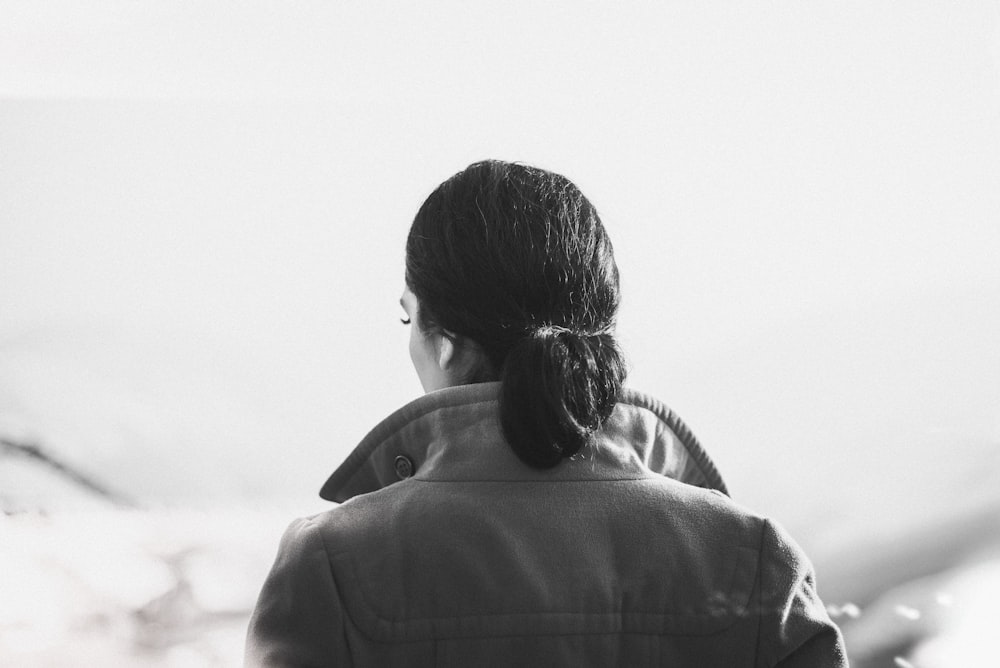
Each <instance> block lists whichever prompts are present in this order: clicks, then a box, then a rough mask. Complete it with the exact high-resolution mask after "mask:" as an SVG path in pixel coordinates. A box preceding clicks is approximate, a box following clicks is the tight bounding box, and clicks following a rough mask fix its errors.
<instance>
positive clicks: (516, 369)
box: [500, 326, 625, 468]
mask: <svg viewBox="0 0 1000 668" xmlns="http://www.w3.org/2000/svg"><path fill="white" fill-rule="evenodd" d="M500 380H501V389H500V425H501V427H502V428H503V432H504V436H505V437H506V438H507V441H508V443H509V444H510V446H511V448H513V450H514V452H515V453H516V454H517V456H518V457H519V458H520V459H521V460H522V461H524V462H525V463H526V464H528V465H530V466H533V467H535V468H551V467H553V466H555V465H556V464H558V463H559V462H560V461H562V459H563V458H568V457H571V456H573V455H574V454H576V453H577V452H579V450H580V449H581V448H582V447H583V446H584V445H585V444H586V443H587V442H588V441H589V440H590V437H591V435H592V434H593V433H594V432H595V431H597V430H598V429H600V428H601V426H602V425H603V424H604V421H605V420H607V419H608V417H609V416H610V415H611V412H612V411H613V410H614V407H615V403H616V402H617V401H618V395H619V393H620V392H621V388H622V383H623V382H624V380H625V361H624V358H623V356H622V353H621V350H620V349H619V347H618V344H617V343H616V342H615V340H614V337H613V336H612V335H611V334H609V333H607V332H599V333H596V334H587V333H581V332H576V331H572V330H569V329H566V328H563V327H554V326H546V327H542V328H541V329H538V330H536V331H534V332H533V333H532V334H531V335H530V336H527V337H524V338H522V339H521V340H520V341H518V342H517V343H516V344H514V346H513V347H512V348H511V349H510V351H509V352H508V354H507V356H506V359H505V360H504V363H503V368H502V371H501V377H500Z"/></svg>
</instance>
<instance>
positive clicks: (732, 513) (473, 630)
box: [246, 383, 847, 668]
mask: <svg viewBox="0 0 1000 668" xmlns="http://www.w3.org/2000/svg"><path fill="white" fill-rule="evenodd" d="M498 391H499V386H498V384H496V383H486V384H481V385H468V386H461V387H455V388H448V389H446V390H440V391H438V392H433V393H430V394H428V395H425V396H424V397H421V398H420V399H418V400H416V401H414V402H411V403H410V404H407V405H406V406H404V407H403V408H401V409H400V410H399V411H397V412H396V413H394V414H393V415H391V416H389V417H388V418H387V419H386V420H385V421H383V422H382V423H380V424H379V425H378V426H377V427H376V428H375V429H373V430H372V431H371V432H370V433H369V435H368V436H367V437H366V438H365V439H364V440H363V441H362V442H361V444H360V445H359V446H358V447H357V448H356V449H355V450H354V452H353V453H352V454H351V455H350V456H349V457H348V458H347V460H346V461H345V462H344V463H343V464H342V465H341V466H340V467H339V468H338V469H337V471H335V472H334V474H333V475H332V476H330V479H329V480H328V481H327V483H326V484H325V485H324V486H323V489H322V492H321V494H322V496H323V497H324V498H327V499H331V500H336V501H339V502H341V503H340V505H339V506H337V507H335V508H333V509H331V510H329V511H327V512H325V513H321V514H319V515H316V516H313V517H310V518H304V519H299V520H296V521H294V522H293V523H292V524H291V526H290V527H289V528H288V530H287V531H286V532H285V535H284V537H283V538H282V541H281V545H280V547H279V550H278V556H277V559H276V560H275V564H274V567H273V568H272V570H271V573H270V575H269V576H268V578H267V580H266V581H265V583H264V586H263V589H262V591H261V593H260V597H259V600H258V603H257V606H256V608H255V610H254V614H253V617H252V619H251V622H250V627H249V631H248V637H247V653H246V664H247V665H248V666H269V667H270V666H473V665H475V666H675V667H682V666H697V667H699V668H712V667H715V666H718V667H723V666H725V667H726V668H739V667H742V666H746V667H747V668H750V667H753V668H760V667H765V666H779V665H780V666H783V667H798V666H802V667H805V666H809V667H820V668H825V667H840V666H846V665H847V662H846V659H845V656H844V651H843V643H842V640H841V636H840V633H839V630H838V629H837V627H836V626H835V625H834V624H833V623H832V622H831V620H830V619H829V617H828V615H827V614H826V611H825V609H824V607H823V604H822V602H821V601H820V599H819V597H818V595H817V594H816V589H815V584H814V579H813V573H812V567H811V565H810V564H809V561H808V560H807V559H806V557H805V555H804V554H803V553H802V551H801V549H800V548H799V547H798V546H797V545H796V544H795V543H794V542H793V541H792V539H791V538H790V537H789V536H788V535H787V534H786V533H785V532H784V531H783V530H782V529H781V528H780V527H779V526H778V525H776V524H775V523H774V522H772V521H769V520H768V519H766V518H763V517H761V516H759V515H757V514H755V513H752V512H750V511H748V510H746V509H744V508H742V507H740V506H738V505H737V504H735V503H734V502H732V501H731V500H730V499H729V498H728V497H727V496H726V495H725V493H724V492H725V485H724V483H723V482H722V478H721V476H720V475H719V473H718V471H717V470H716V468H715V466H714V465H713V464H712V462H711V460H710V459H709V458H708V456H707V455H706V454H705V452H704V450H703V449H702V448H701V446H700V445H699V444H698V442H697V440H696V439H694V437H693V435H692V434H691V433H690V430H688V429H687V428H686V427H685V426H684V425H683V423H682V422H681V421H680V420H679V419H678V418H677V417H676V415H674V414H673V413H672V412H670V411H669V410H668V409H666V408H665V407H664V406H663V405H662V404H660V403H659V402H657V401H655V400H653V399H651V398H650V397H647V396H645V395H642V394H639V393H637V392H633V391H627V392H625V393H624V394H623V396H622V399H621V401H620V402H619V404H618V406H617V407H616V408H615V411H614V413H613V414H612V416H611V418H610V419H609V420H608V422H607V423H606V424H605V426H604V428H603V429H602V430H601V431H600V432H599V433H598V434H597V435H596V437H595V439H594V442H593V443H592V444H590V445H588V446H587V447H586V448H585V449H584V450H583V451H581V452H580V453H578V454H577V456H575V457H574V458H573V459H571V460H566V461H564V462H563V463H561V464H560V465H558V466H557V467H555V468H554V469H549V470H536V469H532V468H530V467H528V466H526V465H525V464H523V463H522V462H521V461H520V460H519V459H518V458H517V457H516V456H515V455H514V453H513V451H512V450H511V449H510V447H509V446H508V445H507V444H506V442H505V441H504V439H503V436H502V433H501V430H500V426H499V418H498V405H497V396H498ZM401 478H402V479H401Z"/></svg>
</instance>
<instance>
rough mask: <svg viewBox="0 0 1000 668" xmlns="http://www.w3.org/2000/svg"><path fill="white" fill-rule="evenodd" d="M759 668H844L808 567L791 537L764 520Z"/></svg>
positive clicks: (842, 650) (841, 651) (839, 642)
mask: <svg viewBox="0 0 1000 668" xmlns="http://www.w3.org/2000/svg"><path fill="white" fill-rule="evenodd" d="M760 558H761V561H760V592H761V594H760V601H761V621H760V623H761V627H760V647H759V652H758V662H757V665H758V666H760V667H761V668H764V667H766V668H772V667H778V668H846V667H847V655H846V651H845V648H844V641H843V638H842V636H841V634H840V629H838V628H837V625H836V624H834V623H833V621H832V620H831V619H830V616H829V615H828V614H827V612H826V608H825V607H824V606H823V602H822V601H821V600H820V598H819V595H818V594H817V593H816V585H815V580H814V575H813V568H812V564H811V563H809V559H808V558H807V557H806V555H805V553H804V552H803V551H802V548H800V547H799V546H798V545H797V544H796V543H795V541H794V540H792V538H791V536H789V535H788V534H787V533H786V532H785V531H784V529H782V528H781V527H780V526H778V525H776V524H774V523H772V522H771V521H766V522H765V526H764V535H763V541H762V545H761V554H760Z"/></svg>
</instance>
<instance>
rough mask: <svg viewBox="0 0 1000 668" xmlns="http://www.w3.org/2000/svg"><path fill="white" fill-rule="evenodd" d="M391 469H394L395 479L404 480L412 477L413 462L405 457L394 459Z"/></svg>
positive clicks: (400, 456)
mask: <svg viewBox="0 0 1000 668" xmlns="http://www.w3.org/2000/svg"><path fill="white" fill-rule="evenodd" d="M393 467H394V468H395V469H396V477H398V478H399V479H400V480H406V479H407V478H409V477H410V476H411V475H413V462H412V461H410V458H409V457H407V456H406V455H399V456H398V457H396V461H395V462H393Z"/></svg>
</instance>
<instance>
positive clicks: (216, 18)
mask: <svg viewBox="0 0 1000 668" xmlns="http://www.w3.org/2000/svg"><path fill="white" fill-rule="evenodd" d="M347 4H348V3H261V2H249V3H246V2H241V3H227V4H221V3H201V2H197V3H195V2H191V3H179V2H173V3H133V2H79V3H56V4H52V3H44V2H17V3H15V2H6V3H2V4H0V96H2V97H0V420H6V422H5V423H3V424H7V425H8V426H7V428H8V429H20V430H23V431H27V432H30V433H34V434H36V435H38V436H40V437H41V438H43V439H44V440H45V441H46V442H49V443H54V444H57V445H58V447H60V448H64V449H66V450H67V452H68V453H69V455H68V456H70V457H71V458H72V457H75V458H77V460H78V461H80V462H83V463H84V464H85V465H86V464H89V465H90V466H94V467H97V468H100V466H101V465H102V463H111V462H113V463H114V464H115V465H116V466H122V467H124V468H123V470H127V471H128V472H129V473H128V476H127V477H128V478H129V483H127V485H126V486H132V487H134V488H135V489H136V490H145V491H150V490H152V492H153V493H155V494H157V495H161V496H163V497H164V498H166V497H171V498H176V497H179V498H195V497H199V496H200V495H203V494H205V493H206V489H209V488H217V489H216V493H217V494H259V495H263V496H265V497H266V496H270V495H275V496H277V495H287V494H292V495H301V496H302V498H303V499H311V498H312V497H313V496H314V495H315V493H316V490H317V489H318V487H319V485H320V484H321V483H322V481H323V479H324V478H325V476H326V474H327V473H328V472H329V470H332V468H333V467H334V466H335V465H336V464H338V463H339V462H340V461H341V460H342V459H343V457H344V456H345V455H346V453H347V452H348V451H349V449H350V448H351V447H352V446H353V445H354V443H355V442H356V441H357V440H358V439H359V438H360V437H361V436H363V435H364V433H365V432H366V431H367V430H368V429H369V428H370V427H371V426H373V425H374V423H375V422H376V421H377V420H378V419H380V418H381V417H383V416H385V415H386V414H388V413H389V412H390V411H391V410H393V409H395V408H396V407H398V406H399V405H401V404H402V403H403V402H404V401H406V400H408V399H410V398H413V397H415V396H416V395H417V393H418V392H419V385H418V383H417V381H416V378H415V376H414V375H413V372H412V370H411V369H410V367H409V361H408V358H407V355H406V344H405V336H406V333H405V331H403V328H402V327H400V326H399V325H398V324H397V317H398V316H399V308H398V305H397V303H396V300H397V298H398V293H399V291H400V289H401V283H402V260H403V243H404V240H405V235H406V231H407V228H408V225H409V221H410V220H411V218H412V216H413V214H414V213H415V211H416V209H417V207H418V206H419V204H420V202H421V201H422V199H423V197H425V196H426V194H427V193H429V191H430V190H431V189H433V187H434V186H435V185H436V184H437V183H439V182H440V181H441V180H443V179H444V178H446V177H448V176H449V175H451V174H452V173H454V172H455V171H457V170H459V169H461V168H462V167H464V166H465V165H466V164H468V163H470V162H472V161H474V160H477V159H481V158H485V157H497V158H504V159H513V160H521V161H525V162H529V163H534V164H537V165H539V166H542V167H546V168H549V169H553V170H556V171H560V172H562V173H565V174H566V175H567V176H569V177H570V178H572V179H574V180H575V181H576V182H577V183H578V184H579V185H580V186H581V187H582V188H583V190H584V192H586V193H587V194H588V195H589V196H590V198H591V199H592V200H593V201H594V203H595V204H596V205H597V207H598V209H599V210H600V211H601V212H602V216H603V218H604V221H605V224H606V225H607V227H608V229H609V232H610V234H611V236H612V240H613V241H614V243H615V246H616V250H617V256H618V262H619V266H620V268H621V271H622V275H623V290H624V295H625V304H624V307H623V312H622V317H621V325H620V333H621V337H622V340H623V342H624V345H625V347H626V350H627V351H628V353H629V356H630V358H631V360H632V366H633V373H632V384H633V385H634V386H635V387H637V388H639V389H644V390H647V391H649V392H651V393H653V394H655V395H657V396H659V397H660V398H661V399H662V400H664V401H665V402H666V403H667V404H668V405H671V406H672V407H674V408H675V409H676V410H677V411H678V412H679V413H680V414H681V415H682V417H684V418H685V419H686V420H687V421H688V422H689V423H690V424H691V426H692V427H693V429H694V430H695V433H697V434H698V435H699V437H700V438H701V440H702V441H703V442H704V443H705V445H706V446H707V447H708V449H709V451H710V452H711V453H712V454H713V455H714V457H715V458H716V460H717V461H718V463H719V465H720V467H721V469H722V471H723V474H724V475H725V476H726V478H727V479H728V480H729V482H730V486H731V487H732V488H733V490H734V492H735V493H736V495H737V497H738V498H739V499H741V500H743V501H744V502H746V503H747V504H748V505H753V506H756V507H758V508H760V509H761V510H764V511H767V512H771V513H774V514H775V515H777V516H778V517H779V518H780V519H783V520H785V521H787V522H788V523H789V524H790V525H792V527H793V528H795V527H800V528H802V529H803V530H804V528H805V527H807V526H809V525H810V524H811V523H812V521H813V520H814V519H815V517H817V516H818V517H820V518H821V519H822V520H823V522H826V523H827V524H828V525H829V526H831V527H834V528H835V527H836V526H838V524H837V523H838V522H839V523H840V524H845V525H846V524H850V523H852V522H858V521H864V522H870V523H871V525H872V527H873V529H872V530H873V531H875V530H876V529H877V527H878V522H877V521H876V520H873V519H871V518H872V517H877V516H879V515H884V516H886V517H891V516H893V513H898V512H904V511H906V512H912V513H916V512H917V511H918V510H919V511H921V512H922V511H923V510H925V509H926V508H927V507H928V506H929V505H930V504H931V500H930V497H931V494H930V491H932V490H934V491H935V492H941V493H947V492H948V490H949V489H953V488H954V487H955V485H958V484H962V485H972V486H973V487H974V486H975V485H978V484H979V483H978V482H976V480H978V479H977V478H975V475H976V472H977V471H979V472H982V471H983V470H986V471H998V470H1000V464H998V462H997V461H996V457H994V456H993V455H991V454H989V453H993V452H995V451H996V450H997V447H996V446H997V444H998V442H1000V415H998V408H997V407H998V406H1000V353H998V351H997V346H996V344H995V341H997V340H1000V308H997V307H998V306H1000V261H998V257H1000V55H998V54H1000V14H998V9H997V5H996V4H995V3H992V2H944V1H940V2H885V1H881V2H880V1H874V2H873V1H868V2H811V3H793V2H778V3H767V5H766V7H765V6H763V4H764V3H729V2H726V3H723V2H698V3H689V2H674V3H668V2H658V3H631V4H630V3H577V2H561V3H544V6H538V5H541V4H543V3H527V2H523V3H490V4H489V5H488V6H487V5H485V4H481V3H468V2H461V3H460V2H454V3H420V4H417V3H371V2H369V3H354V4H355V6H354V7H347V6H344V5H347ZM11 425H13V426H11ZM137 443H138V444H141V445H139V446H137V445H136V444H137ZM942 451H946V452H948V453H949V455H948V456H947V457H944V458H942V457H941V454H940V453H941V452H942ZM984 453H986V454H985V455H984ZM984 456H987V457H992V458H991V459H988V461H986V462H985V463H984V461H983V457H984ZM991 467H993V468H991ZM220 470H221V471H225V472H226V474H225V476H223V477H221V478H220V476H219V471H220ZM970 481H971V482H970ZM935 484H939V485H941V486H942V489H940V490H938V489H937V488H935V487H934V485H935ZM977 489H978V488H977ZM309 502H310V503H311V501H309ZM305 503H307V502H305V501H303V504H305ZM838 508H839V510H838ZM831 531H834V529H831ZM834 533H835V531H834ZM808 540H812V541H814V542H816V543H818V542H819V541H820V540H821V537H813V538H809V539H808ZM807 542H808V541H807Z"/></svg>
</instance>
